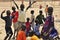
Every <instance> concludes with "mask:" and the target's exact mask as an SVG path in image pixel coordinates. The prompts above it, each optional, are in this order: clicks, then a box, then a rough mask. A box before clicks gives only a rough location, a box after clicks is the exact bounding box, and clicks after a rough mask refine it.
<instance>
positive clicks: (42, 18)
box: [36, 15, 44, 24]
mask: <svg viewBox="0 0 60 40" xmlns="http://www.w3.org/2000/svg"><path fill="white" fill-rule="evenodd" d="M36 19H37V20H38V21H39V24H43V20H44V15H38V16H37V17H36Z"/></svg>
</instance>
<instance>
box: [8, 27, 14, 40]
mask: <svg viewBox="0 0 60 40" xmlns="http://www.w3.org/2000/svg"><path fill="white" fill-rule="evenodd" d="M9 31H10V32H9V34H10V36H9V39H8V40H10V39H11V37H12V35H13V32H12V29H11V27H10V28H9Z"/></svg>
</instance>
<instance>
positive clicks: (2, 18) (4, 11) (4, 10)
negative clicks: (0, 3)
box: [1, 10, 5, 20]
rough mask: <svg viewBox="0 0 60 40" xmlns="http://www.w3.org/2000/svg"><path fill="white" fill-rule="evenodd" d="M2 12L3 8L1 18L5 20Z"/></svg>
mask: <svg viewBox="0 0 60 40" xmlns="http://www.w3.org/2000/svg"><path fill="white" fill-rule="evenodd" d="M3 13H5V10H4V11H3V12H2V13H1V18H2V19H4V20H5V17H3Z"/></svg>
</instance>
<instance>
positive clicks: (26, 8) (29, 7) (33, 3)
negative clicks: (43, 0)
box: [26, 1, 36, 11]
mask: <svg viewBox="0 0 60 40" xmlns="http://www.w3.org/2000/svg"><path fill="white" fill-rule="evenodd" d="M34 3H36V1H34V2H33V3H31V4H30V5H29V6H28V7H27V8H26V11H27V10H28V9H29V8H30V7H31V6H32V5H33V4H34Z"/></svg>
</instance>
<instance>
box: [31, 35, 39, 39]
mask: <svg viewBox="0 0 60 40" xmlns="http://www.w3.org/2000/svg"><path fill="white" fill-rule="evenodd" d="M31 40H39V38H38V37H37V36H36V35H33V36H32V37H31Z"/></svg>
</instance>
